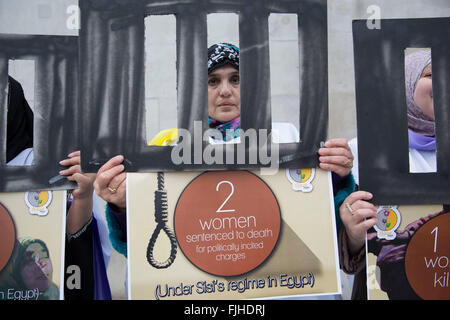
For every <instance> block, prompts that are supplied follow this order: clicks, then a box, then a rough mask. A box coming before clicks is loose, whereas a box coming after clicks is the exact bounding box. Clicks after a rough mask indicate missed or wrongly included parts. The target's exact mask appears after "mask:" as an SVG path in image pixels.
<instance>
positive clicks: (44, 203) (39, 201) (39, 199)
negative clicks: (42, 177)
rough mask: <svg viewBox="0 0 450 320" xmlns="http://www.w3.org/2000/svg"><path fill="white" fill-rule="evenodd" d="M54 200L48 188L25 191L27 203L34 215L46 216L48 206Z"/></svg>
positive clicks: (29, 210)
mask: <svg viewBox="0 0 450 320" xmlns="http://www.w3.org/2000/svg"><path fill="white" fill-rule="evenodd" d="M51 202H52V192H51V191H47V190H41V191H30V192H26V193H25V203H26V204H27V207H28V212H29V213H30V214H32V215H38V216H41V217H42V216H46V215H47V214H48V208H47V207H48V206H49V205H50V203H51Z"/></svg>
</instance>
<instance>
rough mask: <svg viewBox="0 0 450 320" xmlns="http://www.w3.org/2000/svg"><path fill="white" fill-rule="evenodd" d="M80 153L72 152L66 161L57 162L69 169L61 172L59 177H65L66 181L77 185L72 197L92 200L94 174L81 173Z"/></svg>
mask: <svg viewBox="0 0 450 320" xmlns="http://www.w3.org/2000/svg"><path fill="white" fill-rule="evenodd" d="M80 154H81V153H80V151H75V152H72V153H71V154H69V155H68V158H67V159H64V160H62V161H60V162H59V164H60V165H62V166H65V167H69V168H68V169H65V170H61V171H60V172H59V174H60V175H62V176H66V177H67V180H70V181H75V182H76V183H77V184H78V189H75V190H73V192H72V195H73V198H74V200H76V199H86V198H90V199H92V192H93V191H94V187H93V183H94V180H95V173H82V172H81V165H80V163H81V161H80Z"/></svg>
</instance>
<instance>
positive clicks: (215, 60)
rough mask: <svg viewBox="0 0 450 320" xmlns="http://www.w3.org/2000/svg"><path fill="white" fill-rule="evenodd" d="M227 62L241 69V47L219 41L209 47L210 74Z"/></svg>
mask: <svg viewBox="0 0 450 320" xmlns="http://www.w3.org/2000/svg"><path fill="white" fill-rule="evenodd" d="M226 64H231V65H232V66H233V67H235V68H236V69H238V70H239V48H238V47H236V46H235V45H232V44H230V43H217V44H214V45H212V46H211V47H209V48H208V74H209V73H211V71H213V70H215V69H217V68H220V67H222V66H224V65H226Z"/></svg>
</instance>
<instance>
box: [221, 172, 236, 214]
mask: <svg viewBox="0 0 450 320" xmlns="http://www.w3.org/2000/svg"><path fill="white" fill-rule="evenodd" d="M222 183H227V184H229V185H230V186H231V192H230V194H229V195H228V197H227V198H226V199H225V201H224V202H223V203H222V205H221V206H220V207H219V209H217V211H216V212H217V213H221V212H234V211H236V210H234V209H222V208H223V206H224V205H225V203H227V201H228V200H229V199H230V198H231V196H232V195H233V193H234V186H233V184H232V183H231V182H230V181H225V180H224V181H220V182H219V183H218V184H217V186H216V191H219V186H220V185H221V184H222Z"/></svg>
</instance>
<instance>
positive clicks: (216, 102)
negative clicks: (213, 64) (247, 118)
mask: <svg viewBox="0 0 450 320" xmlns="http://www.w3.org/2000/svg"><path fill="white" fill-rule="evenodd" d="M208 115H209V116H210V117H211V118H213V119H214V120H217V121H219V122H227V121H230V120H233V119H234V118H236V117H239V116H240V115H241V90H240V81H239V70H237V69H236V68H234V67H233V66H231V65H225V66H223V67H220V68H217V69H215V70H213V71H212V72H211V73H210V74H209V75H208Z"/></svg>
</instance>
